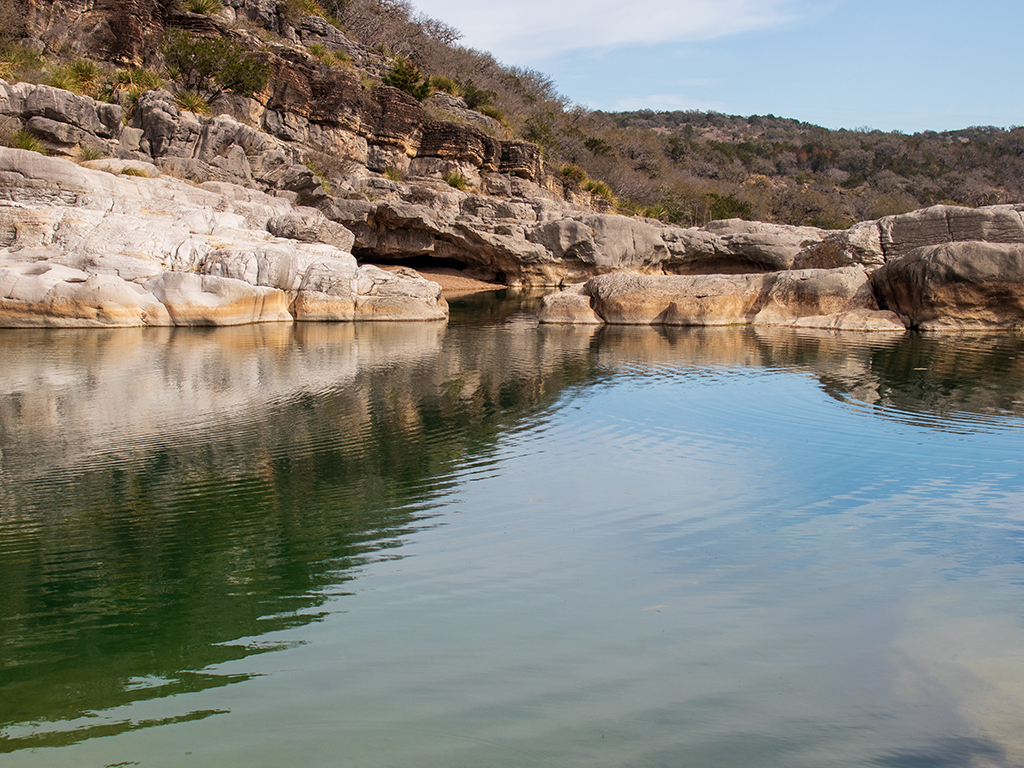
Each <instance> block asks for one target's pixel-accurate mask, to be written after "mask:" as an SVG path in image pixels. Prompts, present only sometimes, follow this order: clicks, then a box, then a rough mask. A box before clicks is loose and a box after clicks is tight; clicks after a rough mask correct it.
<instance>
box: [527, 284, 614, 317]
mask: <svg viewBox="0 0 1024 768" xmlns="http://www.w3.org/2000/svg"><path fill="white" fill-rule="evenodd" d="M583 288H584V284H583V283H578V284H577V285H573V286H570V287H569V288H566V289H565V290H564V291H559V292H558V293H549V294H548V295H547V296H545V297H544V298H543V299H541V308H540V313H539V314H538V319H539V320H540V322H542V323H547V324H552V325H602V324H604V320H602V319H601V317H600V315H598V314H597V313H596V312H595V311H594V308H593V307H591V306H590V296H588V295H587V294H586V293H584V292H583Z"/></svg>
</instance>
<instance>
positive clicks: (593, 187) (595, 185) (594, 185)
mask: <svg viewBox="0 0 1024 768" xmlns="http://www.w3.org/2000/svg"><path fill="white" fill-rule="evenodd" d="M583 188H584V189H585V190H587V192H589V193H590V194H592V195H597V196H598V197H603V198H604V199H605V200H611V201H612V202H615V195H614V194H613V193H612V188H611V187H609V186H608V185H607V184H605V183H604V182H603V181H594V180H592V179H591V180H589V181H587V182H586V183H585V184H584V185H583Z"/></svg>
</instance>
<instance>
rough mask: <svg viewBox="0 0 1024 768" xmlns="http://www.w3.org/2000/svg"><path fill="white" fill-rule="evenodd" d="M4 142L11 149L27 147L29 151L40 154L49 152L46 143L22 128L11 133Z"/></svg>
mask: <svg viewBox="0 0 1024 768" xmlns="http://www.w3.org/2000/svg"><path fill="white" fill-rule="evenodd" d="M6 143H7V146H9V147H11V148H13V149H27V150H28V151H30V152H38V153H39V154H41V155H46V154H49V152H48V151H47V149H46V145H45V144H43V142H41V141H40V140H39V139H37V138H36V137H35V136H33V135H32V134H31V133H29V132H28V131H26V130H25V129H24V128H22V129H21V130H19V131H16V132H15V133H14V134H12V135H11V136H10V137H9V138H8V139H7V142H6Z"/></svg>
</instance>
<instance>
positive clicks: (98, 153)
mask: <svg viewBox="0 0 1024 768" xmlns="http://www.w3.org/2000/svg"><path fill="white" fill-rule="evenodd" d="M104 157H110V153H108V152H107V151H106V150H105V149H102V148H101V147H97V146H94V145H92V144H82V145H80V146H79V147H78V151H77V152H76V153H75V159H76V160H78V162H80V163H86V162H88V161H90V160H101V159H102V158H104Z"/></svg>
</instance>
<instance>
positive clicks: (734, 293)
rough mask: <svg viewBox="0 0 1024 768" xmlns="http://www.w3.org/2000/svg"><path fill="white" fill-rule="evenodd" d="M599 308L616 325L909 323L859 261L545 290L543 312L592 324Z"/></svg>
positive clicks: (547, 317) (843, 326) (857, 326)
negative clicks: (883, 305) (883, 307)
mask: <svg viewBox="0 0 1024 768" xmlns="http://www.w3.org/2000/svg"><path fill="white" fill-rule="evenodd" d="M584 298H585V299H586V302H584V300H583V299H584ZM595 316H596V317H598V318H599V319H600V321H603V322H606V323H609V324H615V325H670V326H671V325H674V326H717V325H737V324H748V325H761V326H784V327H800V328H832V329H837V330H886V331H903V330H905V328H904V326H903V324H902V323H901V322H900V321H899V318H898V317H897V316H896V315H894V314H893V313H892V312H886V311H880V310H879V309H878V305H877V303H876V302H875V297H874V293H873V292H872V289H871V282H870V279H869V278H868V275H867V273H866V272H865V271H864V270H863V269H859V268H855V267H847V268H841V269H835V270H814V269H806V270H792V271H787V272H778V273H771V274H745V275H635V274H614V275H601V276H599V277H594V278H591V279H590V280H588V281H587V283H586V284H585V285H584V286H582V288H577V289H574V290H573V291H571V292H563V293H560V294H554V295H552V296H550V297H545V301H544V308H543V310H542V312H541V316H540V319H541V322H545V323H573V324H589V323H592V322H594V319H593V318H594V317H595Z"/></svg>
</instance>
